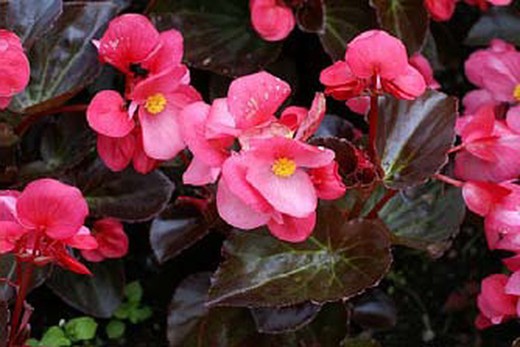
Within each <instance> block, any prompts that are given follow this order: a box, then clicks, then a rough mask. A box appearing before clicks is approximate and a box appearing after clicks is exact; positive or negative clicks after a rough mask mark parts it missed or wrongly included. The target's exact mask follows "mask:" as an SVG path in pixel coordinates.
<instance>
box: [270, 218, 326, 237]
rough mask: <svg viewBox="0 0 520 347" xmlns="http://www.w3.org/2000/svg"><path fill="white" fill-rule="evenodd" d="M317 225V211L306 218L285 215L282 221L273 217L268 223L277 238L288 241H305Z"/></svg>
mask: <svg viewBox="0 0 520 347" xmlns="http://www.w3.org/2000/svg"><path fill="white" fill-rule="evenodd" d="M315 225H316V212H313V213H311V214H310V215H309V216H307V217H304V218H295V217H291V216H288V215H283V219H282V222H281V223H278V222H277V221H275V220H273V219H271V220H270V221H269V223H268V224H267V226H268V228H269V231H270V232H271V234H273V235H274V236H275V237H276V238H278V239H280V240H282V241H287V242H303V241H305V240H307V239H308V238H309V236H311V234H312V231H313V230H314V226H315Z"/></svg>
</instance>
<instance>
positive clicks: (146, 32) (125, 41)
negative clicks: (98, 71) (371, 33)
mask: <svg viewBox="0 0 520 347" xmlns="http://www.w3.org/2000/svg"><path fill="white" fill-rule="evenodd" d="M158 43H159V32H157V30H156V29H155V27H154V26H153V24H152V23H151V22H150V20H149V19H148V18H146V17H145V16H143V15H140V14H124V15H122V16H119V17H117V18H115V19H113V20H112V21H111V22H110V23H109V25H108V29H107V31H106V32H105V33H104V34H103V37H101V39H100V40H99V47H98V52H99V58H100V59H101V61H102V62H105V63H109V64H111V65H113V66H115V67H116V68H118V69H119V70H121V71H122V72H125V73H128V72H130V65H132V64H139V63H141V62H142V61H143V60H144V59H145V58H146V57H148V55H149V54H150V53H151V52H152V51H153V50H154V49H155V47H156V46H157V44H158Z"/></svg>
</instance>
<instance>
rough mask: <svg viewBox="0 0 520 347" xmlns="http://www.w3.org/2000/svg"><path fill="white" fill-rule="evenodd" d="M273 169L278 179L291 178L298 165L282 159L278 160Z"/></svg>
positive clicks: (292, 161)
mask: <svg viewBox="0 0 520 347" xmlns="http://www.w3.org/2000/svg"><path fill="white" fill-rule="evenodd" d="M271 169H272V170H273V173H274V174H275V175H276V176H278V177H290V176H292V175H293V174H294V171H296V163H295V162H294V160H291V159H288V158H284V157H282V158H279V159H276V161H275V162H274V164H273V166H272V167H271Z"/></svg>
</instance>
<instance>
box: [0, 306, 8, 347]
mask: <svg viewBox="0 0 520 347" xmlns="http://www.w3.org/2000/svg"><path fill="white" fill-rule="evenodd" d="M8 322H9V305H8V304H7V301H5V300H3V299H0V347H6V346H7V325H8V324H7V323H8Z"/></svg>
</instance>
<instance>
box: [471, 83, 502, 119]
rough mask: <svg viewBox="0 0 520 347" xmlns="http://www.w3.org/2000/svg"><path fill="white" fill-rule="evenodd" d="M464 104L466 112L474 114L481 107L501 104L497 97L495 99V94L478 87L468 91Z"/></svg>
mask: <svg viewBox="0 0 520 347" xmlns="http://www.w3.org/2000/svg"><path fill="white" fill-rule="evenodd" d="M462 104H463V105H464V111H465V113H466V114H474V113H476V112H477V111H478V110H479V109H480V108H481V107H486V106H496V105H498V104H499V102H497V101H496V100H495V99H493V95H491V93H490V92H489V91H487V90H485V89H477V90H472V91H471V92H469V93H467V94H466V95H465V96H464V99H462Z"/></svg>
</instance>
